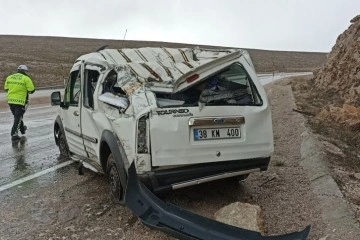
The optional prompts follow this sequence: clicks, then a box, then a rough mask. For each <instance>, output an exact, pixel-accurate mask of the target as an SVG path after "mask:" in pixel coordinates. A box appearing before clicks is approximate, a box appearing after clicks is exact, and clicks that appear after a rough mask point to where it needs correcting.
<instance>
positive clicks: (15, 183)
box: [0, 160, 74, 192]
mask: <svg viewBox="0 0 360 240" xmlns="http://www.w3.org/2000/svg"><path fill="white" fill-rule="evenodd" d="M73 162H74V161H72V160H69V161H66V162H63V163H60V164H58V165H56V166H53V167H50V168H48V169H45V170H43V171H40V172H37V173H35V174H33V175H30V176H27V177H24V178H21V179H18V180H16V181H14V182H11V183H9V184H6V185H3V186H0V192H2V191H5V190H6V189H9V188H12V187H15V186H17V185H19V184H22V183H24V182H26V181H29V180H31V179H34V178H37V177H40V176H42V175H45V174H47V173H49V172H52V171H55V170H57V169H59V168H63V167H65V166H67V165H70V164H72V163H73Z"/></svg>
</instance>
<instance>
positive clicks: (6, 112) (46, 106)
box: [0, 106, 52, 113]
mask: <svg viewBox="0 0 360 240" xmlns="http://www.w3.org/2000/svg"><path fill="white" fill-rule="evenodd" d="M50 107H52V106H45V107H34V108H29V109H28V110H27V111H29V110H34V109H42V108H50ZM0 113H11V111H6V112H0Z"/></svg>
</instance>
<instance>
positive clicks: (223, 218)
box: [215, 202, 262, 232]
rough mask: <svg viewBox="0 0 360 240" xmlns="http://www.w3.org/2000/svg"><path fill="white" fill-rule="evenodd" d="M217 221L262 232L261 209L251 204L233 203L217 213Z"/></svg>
mask: <svg viewBox="0 0 360 240" xmlns="http://www.w3.org/2000/svg"><path fill="white" fill-rule="evenodd" d="M215 219H216V220H217V221H219V222H223V223H226V224H229V225H232V226H236V227H240V228H245V229H248V230H253V231H257V232H261V229H262V219H261V208H260V207H259V206H257V205H251V204H249V203H241V202H235V203H231V204H229V205H227V206H225V207H223V208H221V209H220V210H219V211H217V212H216V213H215Z"/></svg>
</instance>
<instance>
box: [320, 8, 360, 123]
mask: <svg viewBox="0 0 360 240" xmlns="http://www.w3.org/2000/svg"><path fill="white" fill-rule="evenodd" d="M314 84H315V88H316V90H317V92H322V94H321V95H320V96H319V98H323V99H321V100H322V101H324V100H325V101H324V102H326V100H328V102H327V104H326V105H325V107H324V108H323V109H322V111H321V112H320V113H319V114H318V115H317V118H318V119H320V120H322V121H327V122H337V123H341V124H344V125H345V126H348V127H350V128H351V129H353V130H354V128H355V129H360V15H358V16H356V17H355V18H353V19H352V20H351V25H350V27H349V28H348V29H347V30H346V31H345V32H344V33H342V34H341V35H339V37H338V38H337V40H336V44H335V45H334V47H333V48H332V51H331V53H330V54H329V56H328V59H327V61H326V63H325V65H324V66H323V67H322V68H321V69H320V70H319V71H318V72H317V73H316V74H315V77H314ZM319 90H320V91H319Z"/></svg>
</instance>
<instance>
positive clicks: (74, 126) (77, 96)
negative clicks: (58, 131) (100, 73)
mask: <svg viewBox="0 0 360 240" xmlns="http://www.w3.org/2000/svg"><path fill="white" fill-rule="evenodd" d="M82 78H83V77H82V74H81V65H80V64H79V65H77V66H74V67H73V68H72V70H71V72H70V76H69V80H68V83H67V86H66V89H65V94H64V106H65V107H64V108H63V119H62V122H63V125H64V129H65V136H66V140H67V143H68V146H69V150H70V152H71V153H72V154H76V155H79V156H82V157H86V156H87V155H86V152H85V148H84V142H83V138H82V131H81V125H80V122H81V104H82V98H81V96H82V93H81V89H82V87H81V86H82Z"/></svg>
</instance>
